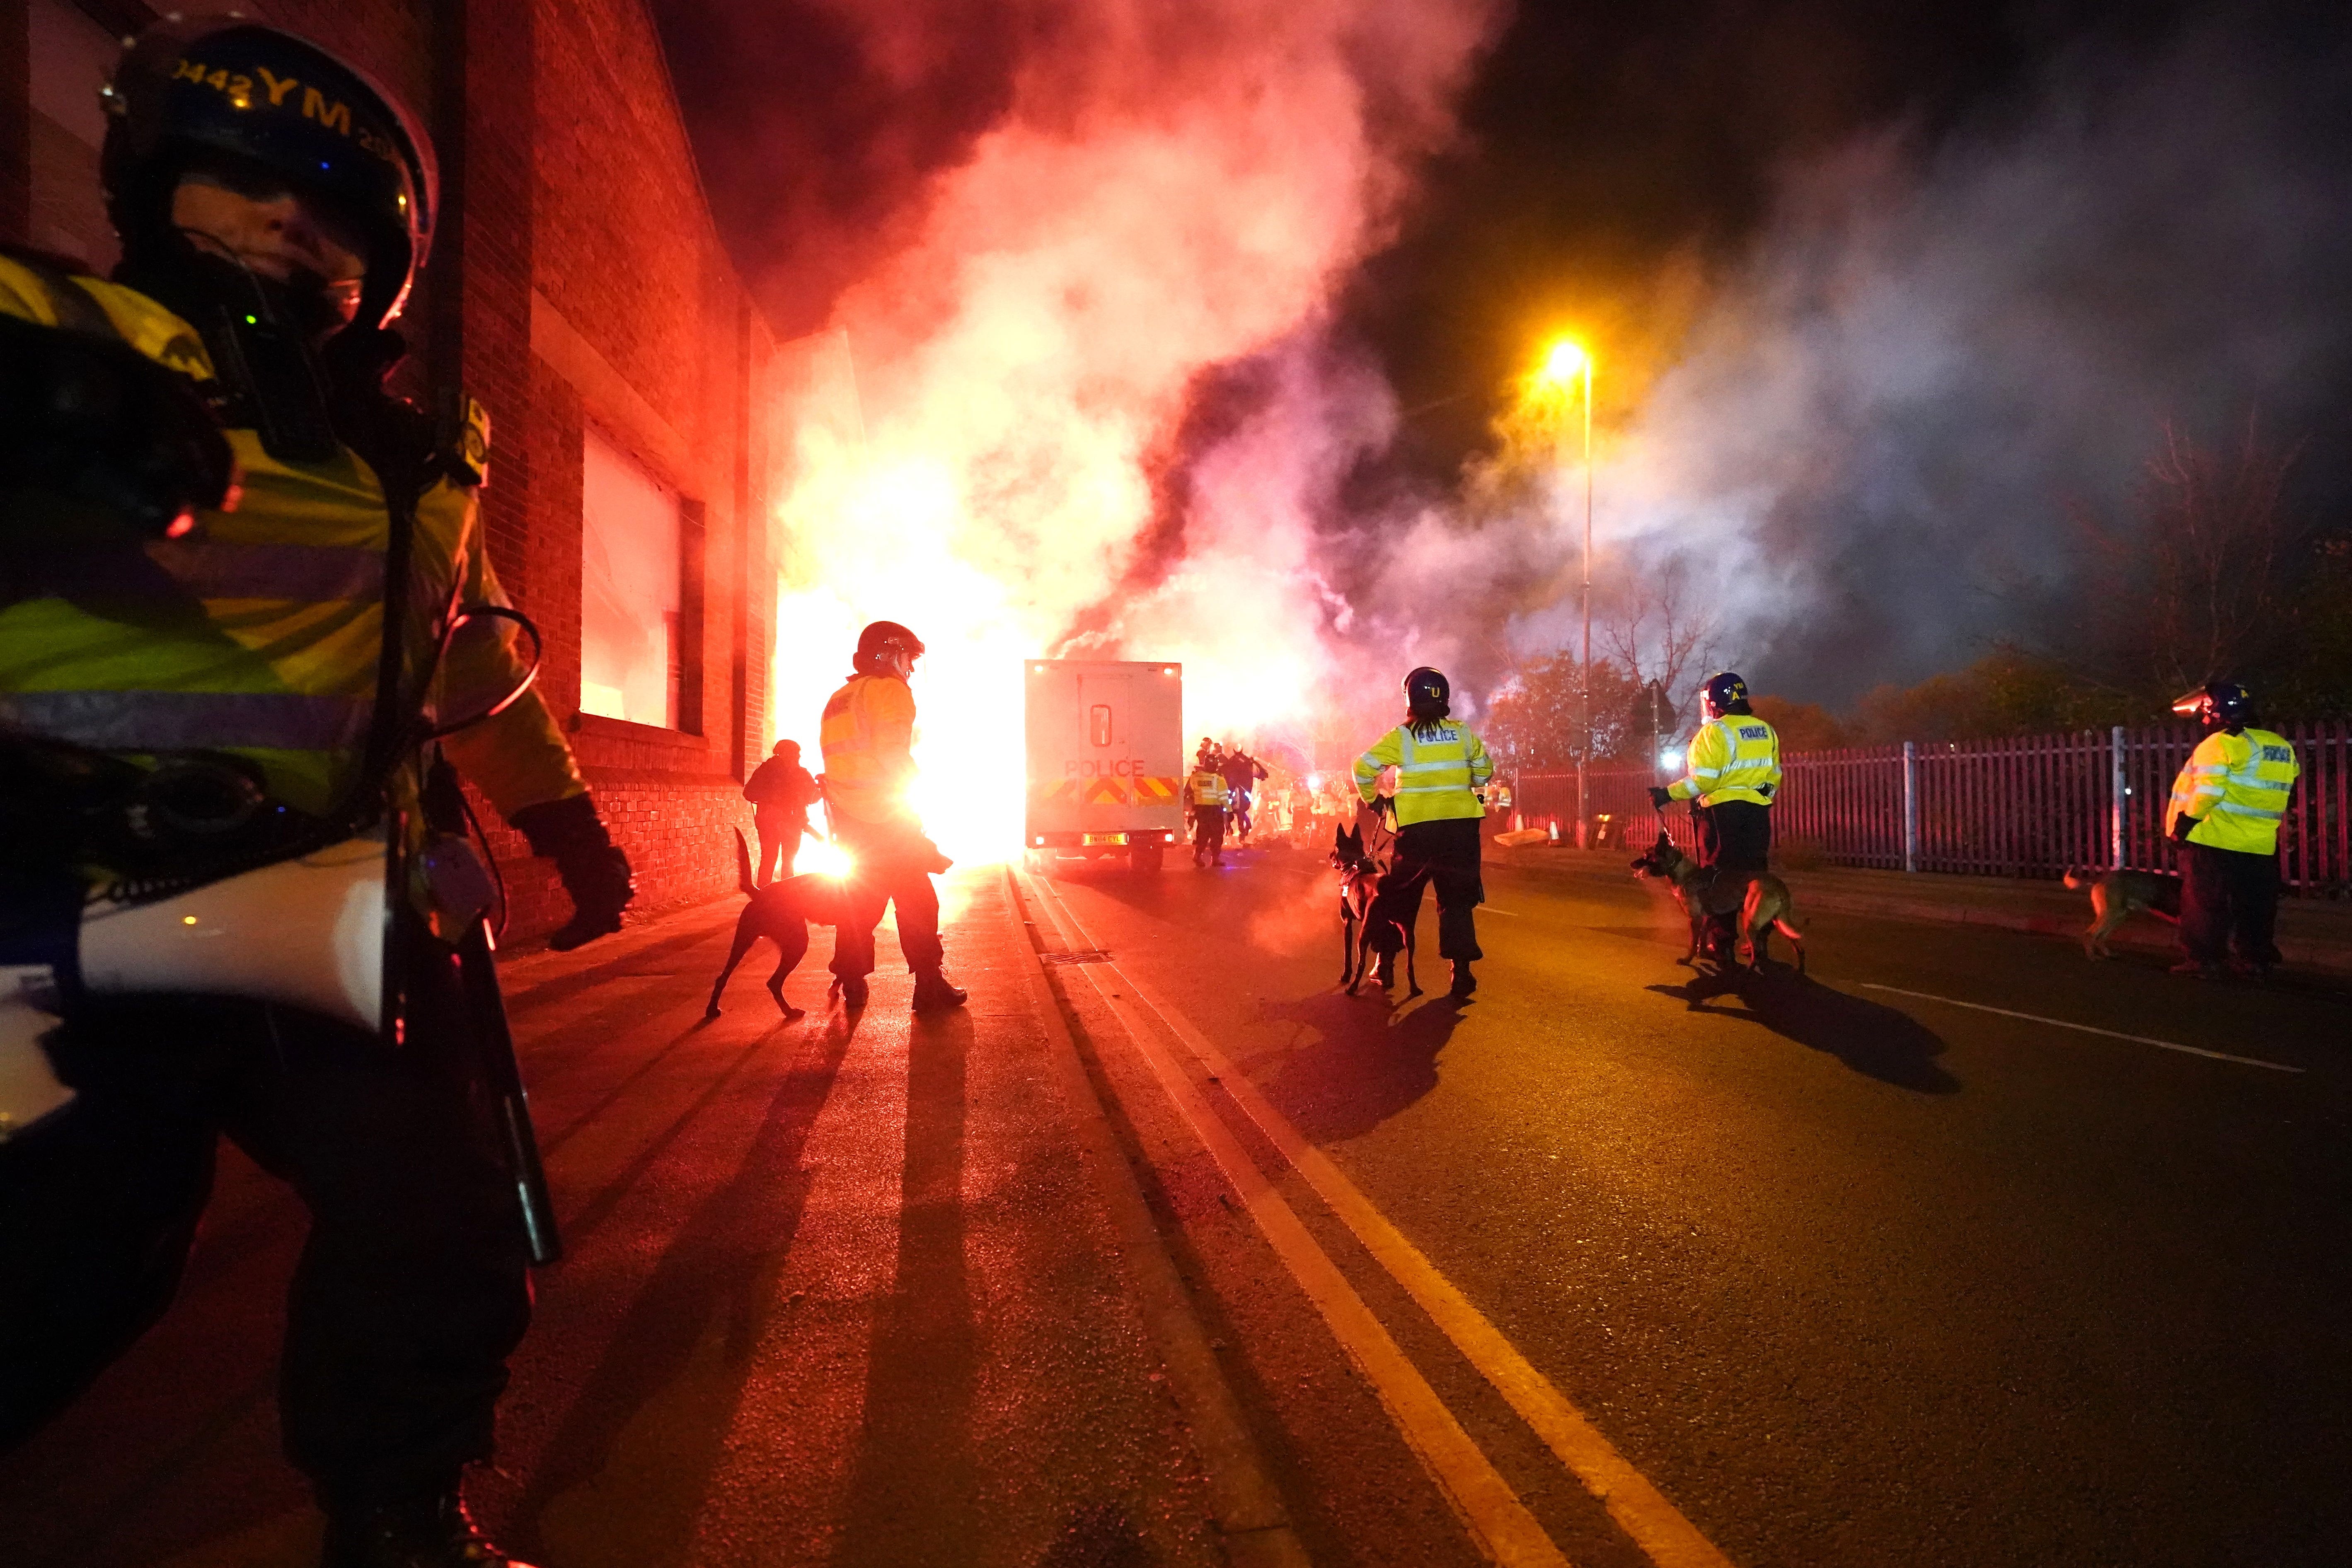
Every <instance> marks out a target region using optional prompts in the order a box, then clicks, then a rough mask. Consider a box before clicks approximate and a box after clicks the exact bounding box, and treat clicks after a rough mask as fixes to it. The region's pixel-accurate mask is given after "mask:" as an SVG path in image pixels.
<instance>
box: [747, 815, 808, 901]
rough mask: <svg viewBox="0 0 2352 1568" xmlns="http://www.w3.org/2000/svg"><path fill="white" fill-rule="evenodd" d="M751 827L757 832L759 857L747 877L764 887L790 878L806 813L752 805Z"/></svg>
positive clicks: (804, 825)
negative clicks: (758, 836) (749, 876)
mask: <svg viewBox="0 0 2352 1568" xmlns="http://www.w3.org/2000/svg"><path fill="white" fill-rule="evenodd" d="M751 826H752V827H753V828H754V829H755V830H756V831H757V832H758V833H759V835H760V858H759V861H758V863H757V864H755V865H754V866H753V867H752V868H751V880H752V881H753V882H755V883H757V884H759V885H760V886H761V887H765V886H767V884H769V883H770V882H773V881H776V880H778V879H781V878H785V877H790V876H791V875H792V874H793V861H795V860H797V859H799V858H800V854H801V839H802V838H803V837H805V836H806V835H807V833H808V813H807V812H805V811H786V810H784V809H782V807H780V806H773V805H761V806H754V807H752V808H751Z"/></svg>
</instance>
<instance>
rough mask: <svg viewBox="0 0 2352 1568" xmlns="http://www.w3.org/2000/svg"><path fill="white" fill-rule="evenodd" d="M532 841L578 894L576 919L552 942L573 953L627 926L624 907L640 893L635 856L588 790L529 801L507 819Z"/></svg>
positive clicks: (532, 846)
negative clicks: (632, 864) (632, 874)
mask: <svg viewBox="0 0 2352 1568" xmlns="http://www.w3.org/2000/svg"><path fill="white" fill-rule="evenodd" d="M507 820H508V821H509V822H511V823H513V824H514V826H515V831H516V832H518V833H520V834H521V835H522V836H523V837H525V838H527V839H529V840H530V852H531V853H532V854H534V855H543V856H545V857H546V858H549V859H551V860H552V861H554V862H555V871H556V875H558V876H560V877H562V879H563V890H564V891H565V892H566V893H568V894H570V895H571V896H572V918H571V919H570V920H569V921H565V922H564V923H563V925H562V928H561V929H560V930H558V931H556V933H555V934H554V935H553V936H551V937H549V938H548V939H547V945H548V946H550V947H551V948H553V949H554V950H555V951H556V952H571V951H572V949H573V948H575V947H578V946H579V945H581V944H582V943H583V942H593V941H595V940H596V939H597V938H598V937H600V936H606V935H609V934H611V933H612V932H614V931H618V930H620V929H621V911H622V910H625V909H627V908H628V907H629V901H630V900H633V899H635V897H636V896H637V889H636V886H635V883H633V882H632V881H631V880H630V879H629V858H628V857H627V856H625V855H624V854H622V853H621V851H620V849H619V847H616V846H615V845H614V842H613V840H612V838H611V837H610V836H609V835H607V834H606V833H605V831H604V822H603V821H602V819H600V818H599V817H598V816H597V815H596V804H595V802H593V801H592V800H590V799H589V798H588V797H587V796H586V795H572V796H571V797H570V798H568V799H564V800H551V801H547V802H545V803H543V804H541V805H527V806H524V807H523V808H522V809H521V810H520V811H518V812H516V813H515V814H514V815H513V816H510V817H509V818H508V819H507Z"/></svg>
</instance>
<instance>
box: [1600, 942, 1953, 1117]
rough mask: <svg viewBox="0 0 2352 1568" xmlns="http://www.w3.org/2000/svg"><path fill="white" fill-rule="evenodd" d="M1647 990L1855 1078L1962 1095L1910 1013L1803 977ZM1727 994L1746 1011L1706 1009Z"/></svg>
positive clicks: (1934, 1039)
mask: <svg viewBox="0 0 2352 1568" xmlns="http://www.w3.org/2000/svg"><path fill="white" fill-rule="evenodd" d="M1646 989H1648V990H1650V991H1652V992H1654V993H1655V994H1658V995H1661V996H1672V997H1674V998H1675V1000H1676V1001H1678V1002H1685V1003H1687V1004H1689V1007H1690V1011H1692V1012H1694V1013H1704V1014H1706V1015H1707V1016H1709V1017H1716V1018H1736V1019H1746V1020H1748V1022H1750V1023H1756V1024H1761V1025H1763V1026H1765V1027H1766V1028H1768V1029H1769V1030H1771V1031H1772V1032H1773V1033H1774V1034H1776V1035H1779V1036H1780V1037H1781V1038H1783V1039H1789V1040H1794V1041H1796V1042H1797V1044H1799V1045H1801V1046H1803V1047H1807V1048H1808V1049H1810V1050H1816V1051H1821V1052H1823V1053H1825V1054H1827V1055H1829V1056H1832V1057H1835V1058H1837V1059H1838V1060H1839V1061H1841V1062H1843V1063H1844V1064H1845V1065H1846V1066H1847V1067H1849V1068H1853V1070H1854V1071H1855V1072H1858V1073H1861V1074H1863V1075H1864V1077H1866V1078H1874V1079H1878V1080H1879V1081H1880V1082H1882V1083H1891V1084H1893V1085H1895V1087H1896V1088H1897V1089H1910V1090H1912V1091H1913V1092H1915V1093H1917V1094H1958V1092H1959V1089H1960V1080H1959V1079H1956V1078H1954V1077H1953V1076H1952V1075H1951V1074H1950V1073H1949V1072H1947V1071H1946V1070H1945V1069H1944V1067H1943V1064H1942V1063H1940V1062H1938V1061H1937V1059H1936V1058H1937V1057H1940V1056H1942V1055H1943V1054H1944V1040H1943V1037H1942V1036H1940V1035H1938V1034H1937V1033H1936V1032H1935V1031H1934V1030H1933V1029H1930V1028H1928V1027H1927V1026H1926V1025H1924V1024H1922V1023H1920V1022H1919V1021H1918V1020H1917V1019H1916V1018H1914V1017H1912V1016H1910V1015H1909V1014H1907V1013H1904V1012H1901V1011H1898V1010H1897V1009H1895V1008H1893V1007H1889V1006H1886V1005H1884V1004H1882V1003H1878V1002H1865V1001H1864V1000H1863V999H1862V998H1861V997H1859V996H1849V995H1847V994H1845V993H1844V992H1843V991H1835V990H1832V989H1831V988H1830V987H1829V986H1826V985H1823V984H1820V983H1819V982H1818V981H1814V980H1809V979H1807V978H1805V977H1804V976H1802V975H1800V974H1796V973H1790V972H1787V971H1777V970H1776V971H1769V972H1767V973H1762V974H1758V973H1753V972H1750V971H1744V970H1743V971H1740V972H1738V973H1736V974H1734V975H1731V976H1727V977H1726V978H1725V979H1723V980H1717V978H1716V977H1714V976H1712V975H1699V976H1696V977H1694V978H1693V979H1691V980H1690V981H1688V982H1686V983H1685V984H1681V985H1652V986H1648V987H1646ZM1725 995H1737V996H1738V998H1739V1000H1740V1001H1741V1002H1742V1003H1744V1004H1745V1007H1744V1009H1742V1008H1730V1007H1710V1006H1708V1005H1707V1004H1708V1003H1709V1002H1712V1001H1715V1000H1717V998H1719V997H1722V996H1725Z"/></svg>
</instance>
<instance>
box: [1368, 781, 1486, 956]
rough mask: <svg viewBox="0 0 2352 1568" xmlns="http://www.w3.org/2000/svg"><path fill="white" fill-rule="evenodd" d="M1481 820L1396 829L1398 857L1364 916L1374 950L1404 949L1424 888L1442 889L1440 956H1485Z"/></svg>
mask: <svg viewBox="0 0 2352 1568" xmlns="http://www.w3.org/2000/svg"><path fill="white" fill-rule="evenodd" d="M1479 826H1480V822H1479V819H1478V818H1476V817H1475V816H1465V817H1458V818H1454V819H1450V820H1447V821H1444V822H1415V823H1410V824H1407V825H1406V826H1403V827H1400V828H1398V829H1397V836H1396V851H1395V858H1393V859H1391V861H1390V862H1389V868H1388V869H1387V870H1385V871H1383V872H1381V883H1380V887H1379V888H1378V889H1376V890H1375V891H1374V892H1373V894H1372V907H1371V910H1370V912H1369V913H1367V914H1366V915H1365V917H1364V918H1365V920H1366V921H1367V922H1368V923H1369V924H1370V927H1371V933H1372V951H1373V952H1379V953H1391V952H1396V951H1397V950H1398V949H1400V948H1402V947H1403V946H1404V933H1405V932H1406V931H1411V930H1412V923H1413V921H1416V920H1418V919H1420V918H1421V890H1422V889H1423V888H1425V887H1428V886H1430V885H1431V884H1432V883H1434V884H1436V888H1437V956H1438V957H1440V958H1451V959H1454V960H1456V961H1458V962H1460V963H1470V962H1472V961H1473V960H1475V959H1479V958H1484V957H1485V956H1486V954H1484V953H1483V952H1479V951H1478V925H1477V917H1476V915H1475V912H1474V911H1475V910H1476V909H1477V908H1478V906H1479V905H1480V904H1483V903H1485V902H1486V879H1485V877H1484V876H1483V875H1481V873H1480V871H1479V868H1478V862H1479V852H1480V849H1481V847H1482V846H1481V843H1480V839H1479V831H1478V830H1479Z"/></svg>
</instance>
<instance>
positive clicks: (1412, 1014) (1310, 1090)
mask: <svg viewBox="0 0 2352 1568" xmlns="http://www.w3.org/2000/svg"><path fill="white" fill-rule="evenodd" d="M1463 1007H1464V1004H1462V1003H1459V1002H1455V1001H1453V1000H1451V999H1449V998H1447V997H1445V996H1444V995H1433V996H1431V997H1430V998H1428V999H1427V1000H1426V1001H1423V1002H1422V1003H1421V1004H1420V1005H1417V1006H1413V1007H1410V1008H1406V1009H1404V1010H1402V1011H1392V1010H1391V1008H1389V1007H1388V1006H1387V1005H1385V1004H1384V1003H1383V1002H1382V1001H1381V998H1380V997H1379V996H1377V995H1374V994H1364V995H1360V996H1350V995H1349V994H1346V993H1345V992H1343V991H1337V990H1334V991H1326V992H1322V993H1320V994H1317V995H1313V996H1307V997H1304V998H1302V999H1300V1000H1298V1001H1296V1002H1270V1003H1268V1004H1267V1005H1266V1007H1265V1015H1264V1016H1266V1017H1268V1018H1281V1019H1287V1020H1289V1021H1291V1022H1293V1023H1297V1024H1303V1025H1305V1026H1307V1028H1308V1029H1309V1030H1311V1031H1313V1035H1314V1037H1313V1038H1312V1039H1311V1040H1310V1041H1308V1043H1307V1044H1306V1045H1304V1046H1302V1047H1299V1048H1297V1050H1295V1051H1293V1052H1292V1053H1291V1054H1290V1057H1289V1058H1288V1059H1287V1060H1286V1061H1285V1062H1284V1063H1283V1066H1282V1070H1281V1072H1280V1073H1279V1074H1278V1075H1277V1076H1276V1078H1275V1079H1274V1080H1273V1081H1272V1082H1271V1083H1268V1084H1266V1085H1265V1092H1266V1093H1267V1095H1268V1096H1269V1097H1271V1098H1272V1100H1274V1102H1275V1104H1276V1105H1277V1106H1279V1107H1281V1109H1282V1112H1283V1114H1284V1115H1286V1116H1287V1117H1288V1118H1290V1121H1291V1123H1292V1125H1294V1126H1296V1127H1297V1129H1298V1130H1299V1131H1301V1132H1304V1133H1305V1134H1306V1135H1307V1137H1308V1138H1310V1139H1312V1140H1314V1141H1315V1142H1318V1143H1319V1142H1328V1141H1332V1140H1337V1139H1344V1138H1353V1137H1355V1136H1357V1135H1358V1134H1359V1133H1362V1132H1369V1131H1371V1130H1372V1129H1373V1128H1375V1127H1378V1126H1379V1125H1380V1124H1381V1122H1383V1121H1387V1120H1388V1119H1389V1118H1390V1117H1391V1116H1394V1115H1395V1114H1396V1113H1397V1112H1399V1111H1401V1110H1404V1109H1405V1108H1406V1107H1407V1106H1409V1105H1411V1104H1412V1102H1413V1101H1415V1100H1419V1099H1420V1098H1421V1097H1422V1096H1423V1095H1424V1094H1427V1093H1428V1092H1429V1091H1430V1090H1431V1089H1435V1088H1436V1087H1437V1058H1438V1053H1439V1052H1441V1051H1443V1050H1444V1048H1445V1042H1446V1041H1447V1040H1448V1039H1450V1038H1451V1037H1453V1034H1454V1028H1455V1027H1456V1026H1458V1025H1460V1023H1461V1022H1462V1018H1463Z"/></svg>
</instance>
